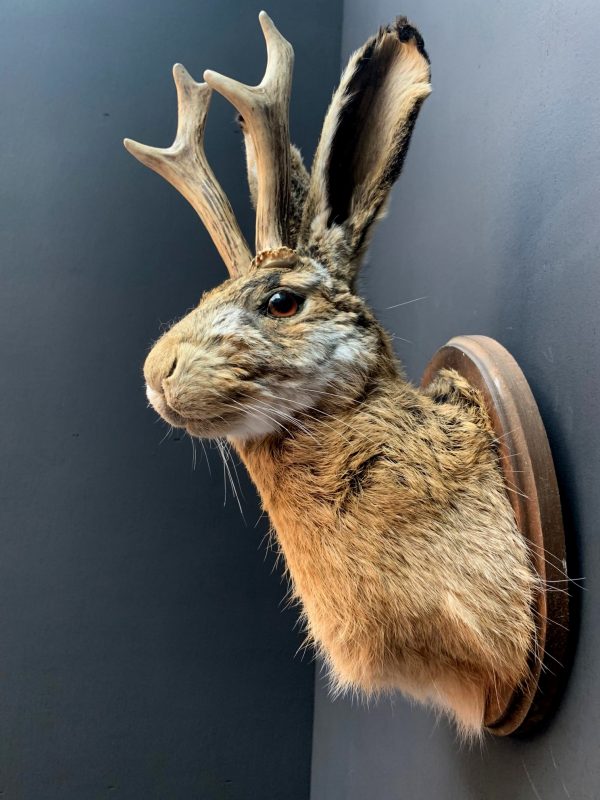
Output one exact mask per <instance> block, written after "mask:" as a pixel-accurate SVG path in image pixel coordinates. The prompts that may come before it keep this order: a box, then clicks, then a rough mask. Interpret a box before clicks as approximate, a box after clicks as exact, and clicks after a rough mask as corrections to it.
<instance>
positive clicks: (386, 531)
mask: <svg viewBox="0 0 600 800" xmlns="http://www.w3.org/2000/svg"><path fill="white" fill-rule="evenodd" d="M428 80H429V66H428V61H427V57H426V54H425V51H424V49H423V44H422V40H421V38H420V36H419V34H418V33H417V32H416V31H415V30H414V28H411V27H410V26H409V25H408V23H407V22H406V20H402V19H401V20H398V21H397V23H396V24H395V26H392V27H390V28H388V29H384V30H382V31H381V32H380V33H379V34H378V35H377V36H376V37H374V38H373V39H371V40H369V42H367V43H366V44H365V45H364V47H363V48H361V50H360V51H359V52H358V53H357V54H355V55H354V56H353V57H352V59H351V60H350V64H349V66H348V69H347V71H346V73H345V74H344V76H343V77H342V82H341V85H340V88H339V89H338V91H337V92H336V94H335V95H334V99H333V101H332V105H331V108H330V110H329V112H328V115H327V118H326V121H325V126H324V130H323V136H322V139H321V143H320V145H319V149H318V151H317V155H316V158H315V163H314V165H313V169H312V172H311V176H310V185H309V184H308V176H307V174H306V173H305V170H304V167H303V165H302V164H301V160H300V159H299V155H297V154H294V156H293V163H294V167H293V170H292V183H294V180H295V179H294V173H295V174H296V176H297V178H296V186H297V193H296V195H295V196H293V198H292V203H291V207H292V224H291V225H290V228H291V229H292V230H293V231H294V243H295V244H296V248H297V252H298V261H297V263H296V264H295V265H294V266H293V267H292V268H289V269H281V268H278V267H275V266H273V265H271V266H269V264H267V265H266V266H264V267H260V268H258V269H254V270H250V271H248V272H247V273H246V274H245V275H243V276H241V277H239V278H235V279H231V280H228V281H226V282H225V283H224V284H223V285H222V286H220V287H219V288H217V289H215V290H214V291H212V292H211V293H209V294H207V295H206V296H205V297H204V298H203V299H202V301H201V303H200V305H199V306H198V308H197V309H195V310H194V311H193V312H191V313H190V314H188V315H187V316H186V317H185V318H184V319H182V320H181V321H180V322H178V323H177V324H175V325H174V326H173V327H172V328H171V329H170V330H169V331H167V333H166V334H164V335H163V336H162V338H161V339H159V341H158V342H157V343H156V344H155V346H154V347H153V349H152V351H151V352H150V354H149V356H148V358H147V360H146V364H145V368H144V373H145V377H146V382H147V386H148V396H149V399H150V401H151V403H152V404H153V406H154V407H155V408H156V410H157V411H158V412H159V413H160V414H161V415H162V416H163V417H164V418H165V419H166V420H168V421H169V422H170V423H172V424H174V425H179V426H182V427H185V428H187V430H188V431H189V432H190V433H191V434H192V435H196V436H206V437H213V438H219V437H227V438H228V439H229V440H230V441H231V442H232V443H233V445H234V446H235V448H236V449H237V451H238V452H239V454H240V456H241V458H242V459H243V461H244V463H245V464H246V466H247V468H248V471H249V473H250V475H251V476H252V478H253V480H254V482H255V484H256V486H257V488H258V491H259V492H260V495H261V498H262V502H263V505H264V508H265V509H266V511H267V512H268V514H269V517H270V519H271V521H272V524H273V527H274V529H275V531H276V536H277V540H278V542H279V545H280V547H281V551H282V553H283V555H284V557H285V562H286V565H287V568H288V572H289V577H290V582H291V587H292V593H293V596H294V597H295V598H297V600H298V601H299V603H300V604H301V607H302V613H303V617H304V620H305V624H306V630H307V636H308V640H309V641H310V642H312V643H313V644H314V645H315V646H316V648H317V649H318V650H319V651H320V653H321V654H322V655H323V657H324V658H325V660H326V662H327V664H328V665H329V668H330V672H331V676H332V681H333V685H334V687H335V688H336V689H337V690H345V689H352V690H357V691H361V692H365V693H367V694H370V693H374V692H379V691H381V690H387V689H395V688H398V689H401V690H402V691H404V692H405V693H407V694H408V695H410V696H412V697H415V698H417V699H420V700H422V701H425V702H429V703H432V704H434V705H436V706H438V707H441V708H443V709H445V710H447V711H448V712H449V713H450V714H452V715H453V716H454V718H455V720H456V721H457V723H458V724H459V726H460V727H461V729H462V730H465V731H468V732H471V733H473V732H477V731H480V730H481V728H482V724H483V717H484V709H485V705H486V702H487V699H488V698H489V697H490V696H493V693H494V692H496V691H499V690H500V689H501V688H502V687H503V686H504V685H506V684H508V685H514V684H516V683H518V682H519V681H524V680H526V679H527V657H528V653H529V651H530V648H531V646H532V643H533V637H534V624H533V616H532V611H531V604H532V597H533V593H534V592H535V590H536V581H535V577H534V575H533V572H532V569H531V567H530V564H529V561H528V554H527V548H526V545H525V543H524V540H523V539H522V537H521V535H520V534H519V531H518V530H517V528H516V524H515V520H514V517H513V513H512V510H511V506H510V503H509V502H508V499H507V495H506V490H505V487H504V485H503V482H502V478H501V474H500V470H499V466H498V460H497V453H496V450H495V445H494V437H493V433H492V429H491V426H490V422H489V419H488V417H487V415H486V412H485V410H484V408H483V404H482V401H481V398H480V397H479V395H478V394H477V392H475V391H474V390H473V389H471V388H470V387H469V385H468V384H467V383H466V382H465V381H464V380H463V379H462V378H460V377H459V376H458V375H457V374H456V373H453V372H451V371H446V372H443V373H441V374H440V375H439V376H438V378H437V380H436V381H435V382H434V383H433V385H432V386H431V387H430V388H429V390H428V391H426V392H423V391H420V390H418V389H417V388H415V387H414V386H412V385H411V384H409V383H408V382H407V381H406V380H405V379H404V377H403V375H402V372H401V370H400V368H399V366H398V364H397V363H396V360H395V358H394V356H393V352H392V349H391V346H390V342H389V339H388V336H387V334H386V333H385V332H384V331H383V329H382V328H381V326H380V325H379V323H378V322H377V321H376V320H375V319H374V317H373V315H372V313H371V311H370V310H369V308H368V307H367V305H366V303H365V302H364V301H363V300H362V299H361V298H360V297H359V296H358V295H357V294H356V291H355V277H356V272H357V269H358V265H359V262H360V259H361V257H362V254H363V253H364V249H365V244H366V242H367V240H368V236H369V235H370V232H371V228H372V224H373V222H374V221H375V220H376V219H377V217H378V216H380V214H381V210H382V208H383V207H384V205H385V201H386V198H387V196H388V193H389V189H390V188H391V185H392V183H393V181H394V180H395V178H396V177H397V175H398V173H399V171H400V169H401V166H402V162H403V160H404V156H405V154H406V149H407V147H408V141H409V138H410V134H411V131H412V127H413V125H414V121H415V118H416V113H417V111H418V108H419V106H420V103H421V101H422V99H423V98H424V97H425V96H426V95H427V93H428V92H429V83H428ZM350 132H352V137H351V139H350V140H349V139H348V137H349V134H350ZM293 152H294V151H293ZM252 163H253V156H252V152H251V151H249V152H248V169H249V176H250V185H251V187H252V185H253V179H252V171H253V168H252ZM345 172H347V173H348V174H347V175H346V176H345ZM251 191H253V190H252V188H251ZM302 208H303V212H302V222H301V224H300V222H299V220H300V212H301V210H302ZM294 220H295V221H294ZM296 232H297V235H298V238H297V242H296V241H295V236H296ZM280 289H286V290H288V291H291V292H294V293H295V294H296V295H297V296H298V297H300V298H301V299H302V306H301V308H300V310H299V312H298V313H297V314H296V315H295V316H292V317H290V318H289V319H276V318H273V317H272V316H269V314H268V313H266V311H265V308H266V304H267V302H268V300H269V297H270V296H272V295H273V293H274V292H276V291H277V290H280Z"/></svg>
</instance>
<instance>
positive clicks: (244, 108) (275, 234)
mask: <svg viewBox="0 0 600 800" xmlns="http://www.w3.org/2000/svg"><path fill="white" fill-rule="evenodd" d="M258 19H259V21H260V25H261V28H262V31H263V35H264V37H265V42H266V45H267V68H266V70H265V74H264V77H263V79H262V81H261V82H260V83H259V84H258V86H246V85H245V84H243V83H239V82H238V81H235V80H233V79H232V78H227V77H225V76H224V75H220V74H219V73H218V72H212V70H207V71H206V72H205V73H204V80H205V81H206V82H207V84H209V86H211V87H212V88H213V89H216V90H217V91H218V92H219V93H220V94H222V95H223V96H224V97H226V98H227V99H228V100H229V101H230V103H232V105H233V106H234V107H235V108H236V109H237V110H238V111H239V113H240V114H241V115H242V117H243V120H244V124H245V126H246V127H247V129H248V132H249V135H250V136H251V139H252V143H253V146H254V150H255V154H256V165H257V182H258V191H257V202H256V253H257V255H259V254H260V253H261V252H264V251H269V250H277V249H278V248H279V249H280V251H281V250H282V249H283V248H282V246H285V245H287V244H288V243H289V242H288V207H289V202H290V140H289V121H288V109H289V102H290V92H291V86H292V69H293V65H294V50H293V48H292V46H291V44H290V43H289V42H288V41H286V39H284V38H283V36H282V35H281V34H280V33H279V31H278V30H277V28H276V27H275V25H274V24H273V21H272V20H271V18H270V17H269V15H268V14H267V13H266V12H264V11H261V12H260V14H259V16H258Z"/></svg>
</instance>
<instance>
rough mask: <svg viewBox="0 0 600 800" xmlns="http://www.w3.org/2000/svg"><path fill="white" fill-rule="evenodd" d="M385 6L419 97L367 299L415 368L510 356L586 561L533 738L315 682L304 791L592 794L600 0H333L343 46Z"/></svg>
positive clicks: (598, 663) (598, 773)
mask: <svg viewBox="0 0 600 800" xmlns="http://www.w3.org/2000/svg"><path fill="white" fill-rule="evenodd" d="M399 12H402V13H406V14H408V15H409V16H410V17H411V19H412V20H413V21H414V22H415V23H416V24H417V25H418V26H419V27H420V28H421V30H422V33H423V35H424V37H425V42H426V44H427V47H428V50H429V53H430V55H431V58H432V62H433V85H434V92H433V95H432V96H431V98H430V99H429V100H427V102H426V104H425V107H424V109H423V112H422V115H421V117H420V119H419V122H418V124H417V128H416V131H415V136H414V140H413V144H412V146H411V150H410V152H409V155H408V159H407V162H406V169H405V173H404V175H403V176H402V178H401V180H400V184H399V186H398V189H397V191H396V192H395V195H394V199H393V202H392V205H391V209H390V214H389V218H388V219H387V220H386V221H385V223H384V224H383V225H382V226H381V228H380V230H379V232H378V235H377V237H376V240H375V242H374V244H373V248H372V250H371V264H370V266H369V267H368V269H367V271H366V275H365V283H366V288H367V294H368V296H369V297H370V298H371V299H372V302H373V304H374V306H375V308H376V309H377V310H378V311H379V312H380V313H381V316H382V318H383V319H384V321H385V322H386V323H387V325H388V327H389V328H390V329H391V330H392V331H393V332H395V333H396V334H397V337H398V338H397V339H396V343H397V350H398V354H399V355H400V356H401V358H402V359H403V361H404V363H405V364H406V367H407V370H408V373H409V375H410V376H411V377H412V378H413V379H414V380H418V379H419V376H420V374H421V372H422V370H423V368H424V366H425V364H426V362H427V360H428V359H429V357H430V356H431V354H432V353H433V352H434V351H435V350H436V349H437V348H438V347H439V346H440V345H441V344H443V343H444V342H445V341H446V340H447V339H449V338H450V337H451V336H453V335H455V334H459V333H484V334H488V335H490V336H493V337H495V338H497V339H498V340H499V341H501V342H502V343H503V344H504V345H505V346H507V347H508V348H509V350H511V351H512V353H513V354H514V355H515V356H516V358H517V360H518V361H519V363H520V364H521V366H522V367H523V369H524V371H525V374H526V375H527V377H528V379H529V381H530V383H531V386H532V388H533V391H534V394H535V396H536V397H537V400H538V402H539V405H540V408H541V411H542V416H543V418H544V420H545V422H546V425H547V428H548V433H549V437H550V441H551V445H552V448H553V451H554V456H555V460H556V466H557V469H558V473H559V479H560V484H561V488H562V491H563V494H564V498H565V504H566V507H567V512H568V516H569V517H571V518H572V521H573V523H574V526H575V529H576V537H577V543H578V546H579V550H580V554H581V562H582V563H581V565H577V564H576V565H575V566H574V567H573V569H574V570H576V571H578V570H582V573H583V574H584V575H585V576H586V577H587V580H586V584H587V590H588V591H587V592H586V593H585V594H584V596H583V604H582V619H581V632H580V644H579V648H578V652H577V656H576V660H575V664H574V669H573V674H572V677H571V681H570V684H569V686H568V690H567V693H566V696H565V698H564V702H563V703H562V706H561V708H560V711H559V713H558V715H557V716H556V718H555V720H554V722H553V724H552V725H551V726H550V727H549V729H548V730H547V732H546V733H545V734H543V735H541V736H538V737H537V738H535V739H534V740H532V741H529V742H522V741H514V740H492V739H491V738H490V740H489V741H486V743H485V745H484V746H483V747H482V748H479V747H475V748H474V749H472V750H469V749H468V748H465V747H462V748H461V747H460V746H459V745H458V744H457V742H456V740H455V737H454V735H453V733H452V731H451V730H450V729H449V726H448V725H447V724H446V723H445V722H444V721H441V722H439V724H436V720H435V719H434V716H433V715H432V714H430V713H428V712H426V711H424V710H422V709H421V708H416V707H415V708H411V707H410V706H409V705H408V704H407V703H405V702H404V701H402V700H401V699H399V698H396V699H394V700H393V701H385V702H382V703H380V704H379V705H377V706H375V707H373V706H371V707H370V708H369V709H366V708H365V707H362V706H360V705H357V704H352V703H351V702H350V701H339V700H338V701H336V702H333V703H332V702H331V701H330V700H329V699H328V697H327V695H326V690H325V687H324V685H323V683H322V682H318V683H317V698H316V709H315V727H314V750H313V778H312V800H396V799H398V800H399V799H400V798H411V800H459V799H460V800H475V798H477V799H478V800H480V798H485V799H486V800H509V799H510V800H521V799H522V800H536V798H537V800H541V799H542V798H543V800H559V799H561V800H583V799H584V798H585V799H586V800H591V799H592V798H598V797H600V758H599V734H598V730H599V729H600V695H599V693H598V685H599V683H600V626H599V625H598V619H599V618H600V589H599V586H598V580H597V576H598V574H599V571H600V539H599V537H598V520H599V519H600V492H599V491H598V483H599V480H600V428H599V426H598V419H597V416H598V406H599V400H600V397H599V394H600V380H599V377H598V365H599V363H600V341H599V337H600V327H599V322H598V319H599V309H600V266H599V260H600V259H599V255H600V254H599V249H600V226H599V224H598V222H599V212H600V134H599V131H600V99H599V98H600V70H599V62H598V31H599V30H600V5H599V4H598V3H597V0H573V1H572V2H569V3H567V2H554V3H542V2H538V3H522V2H518V0H499V1H498V2H493V3H491V2H486V3H482V2H480V0H446V2H439V0H404V2H403V3H402V4H400V5H399V4H398V3H397V2H393V3H392V2H390V0H374V2H370V3H364V2H363V0H346V2H345V12H344V13H345V16H344V35H343V53H344V54H346V55H347V54H348V52H349V51H350V49H352V48H354V47H356V46H358V45H359V44H360V43H361V42H362V41H364V39H365V38H366V37H367V36H368V35H369V34H371V33H372V32H373V31H374V30H376V28H377V26H378V25H379V24H381V23H382V22H386V21H389V20H390V19H393V17H394V16H395V15H396V14H397V13H399ZM422 296H425V297H426V299H425V300H421V301H419V302H415V303H413V304H412V305H406V306H401V307H399V308H397V309H395V310H386V308H387V307H389V306H391V305H394V304H397V303H402V302H404V301H409V300H412V299H413V298H416V297H422ZM399 337H403V339H407V340H410V341H404V340H403V339H400V338H399Z"/></svg>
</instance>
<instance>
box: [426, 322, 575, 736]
mask: <svg viewBox="0 0 600 800" xmlns="http://www.w3.org/2000/svg"><path fill="white" fill-rule="evenodd" d="M440 369H454V370H456V371H457V372H458V373H459V374H460V375H462V376H463V377H464V378H466V379H467V380H468V381H469V383H470V384H471V385H472V386H474V387H475V388H477V389H478V390H479V391H480V392H481V394H482V396H483V398H484V401H485V405H486V408H487V411H488V413H489V416H490V419H491V421H492V425H493V427H494V431H495V432H496V436H497V440H498V444H499V447H500V465H501V468H502V472H503V475H504V480H505V485H506V489H507V496H508V498H509V500H510V503H511V505H512V507H513V510H514V513H515V518H516V521H517V525H518V527H519V530H520V531H521V533H522V534H523V536H524V537H525V539H526V540H527V543H528V545H529V552H530V555H531V562H532V564H533V566H534V568H535V570H536V571H537V573H538V575H539V576H540V578H541V579H542V586H543V587H544V588H543V589H542V590H541V591H540V592H539V593H538V594H537V597H536V600H535V608H534V614H535V621H536V627H537V632H536V633H537V636H536V643H535V650H534V649H533V648H532V652H531V655H530V664H529V667H530V675H531V677H530V679H529V680H528V681H527V682H526V684H525V685H519V686H505V687H502V688H501V689H500V691H499V692H494V693H493V694H494V696H493V697H492V696H490V697H489V698H488V703H487V707H486V713H485V726H486V728H487V730H489V731H490V732H491V733H494V734H496V735H498V736H507V735H508V734H512V733H519V734H529V733H532V732H533V731H534V729H535V728H537V727H538V726H539V725H540V724H541V723H542V722H543V721H544V720H545V719H547V718H548V717H549V716H550V714H551V713H552V712H553V711H554V708H555V706H556V703H557V702H558V699H559V695H560V691H561V688H562V683H563V677H564V676H563V675H562V674H561V673H563V672H564V665H565V664H566V662H567V655H568V653H567V648H568V644H569V636H568V634H569V595H568V588H569V585H568V583H567V582H566V581H565V578H566V573H567V564H566V555H565V537H564V529H563V523H562V515H561V508H560V498H559V494H558V487H557V484H556V475H555V472H554V464H553V462H552V454H551V452H550V447H549V445H548V438H547V436H546V431H545V429H544V424H543V422H542V419H541V417H540V413H539V411H538V407H537V404H536V402H535V399H534V397H533V394H532V393H531V389H530V388H529V384H528V383H527V380H526V379H525V376H524V375H523V372H522V371H521V369H520V368H519V365H518V364H517V362H516V361H515V360H514V358H513V357H512V356H511V355H510V353H509V352H508V351H507V350H506V349H505V348H504V347H502V345H501V344H499V343H498V342H496V341H495V340H494V339H490V338H488V337H487V336H457V337H455V338H454V339H451V340H450V341H449V342H448V344H447V345H445V346H444V347H442V348H441V349H440V350H438V351H437V353H436V354H435V355H434V357H433V358H432V360H431V361H430V362H429V364H428V366H427V368H426V370H425V373H424V375H423V379H422V382H421V384H422V386H424V387H425V386H427V385H428V384H429V383H431V381H432V380H433V378H434V377H435V375H436V373H437V372H438V371H439V370H440Z"/></svg>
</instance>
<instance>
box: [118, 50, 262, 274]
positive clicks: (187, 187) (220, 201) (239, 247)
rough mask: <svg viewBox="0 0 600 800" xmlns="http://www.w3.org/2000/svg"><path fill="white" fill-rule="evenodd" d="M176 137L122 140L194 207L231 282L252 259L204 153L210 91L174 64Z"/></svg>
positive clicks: (245, 268)
mask: <svg viewBox="0 0 600 800" xmlns="http://www.w3.org/2000/svg"><path fill="white" fill-rule="evenodd" d="M173 78H174V80H175V86H176V87H177V107H178V108H177V113H178V123H177V135H176V137H175V141H174V142H173V144H172V145H171V147H167V148H159V147H148V146H147V145H145V144H140V143H139V142H134V141H132V140H131V139H125V140H124V142H123V144H124V145H125V147H126V148H127V150H128V151H129V152H130V153H131V155H133V156H135V158H137V159H138V161H141V162H142V164H145V165H146V166H147V167H150V169H153V170H154V171H155V172H158V174H159V175H162V176H163V178H166V180H168V181H169V183H171V184H172V185H173V186H174V187H175V188H176V189H177V190H178V191H179V192H181V194H182V195H183V196H184V197H185V199H186V200H188V202H189V203H190V204H191V205H192V206H193V207H194V209H195V210H196V212H197V213H198V216H199V217H200V219H201V220H202V222H203V223H204V225H205V226H206V228H207V230H208V232H209V234H210V236H211V238H212V240H213V242H214V243H215V246H216V247H217V249H218V251H219V253H220V254H221V258H222V259H223V261H224V262H225V265H226V267H227V269H228V270H229V273H230V275H231V276H232V277H237V276H238V275H240V274H241V273H242V272H244V271H246V270H247V269H248V268H249V265H250V262H251V259H252V255H251V253H250V250H249V249H248V245H247V244H246V240H245V239H244V235H243V234H242V232H241V230H240V228H239V225H238V224H237V221H236V219H235V216H234V214H233V209H232V208H231V205H230V203H229V200H228V199H227V197H226V196H225V193H224V192H223V190H222V189H221V187H220V186H219V183H218V181H217V179H216V178H215V176H214V173H213V171H212V170H211V168H210V166H209V165H208V161H207V160H206V156H205V154H204V127H205V123H206V115H207V112H208V106H209V104H210V97H211V94H212V92H211V90H210V88H209V87H208V86H207V84H206V83H196V81H194V80H193V79H192V77H191V76H190V75H189V73H188V72H187V70H186V69H185V67H183V66H182V65H181V64H175V66H174V67H173Z"/></svg>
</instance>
